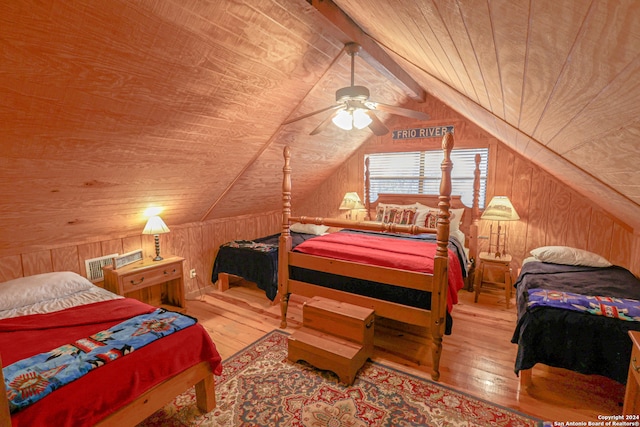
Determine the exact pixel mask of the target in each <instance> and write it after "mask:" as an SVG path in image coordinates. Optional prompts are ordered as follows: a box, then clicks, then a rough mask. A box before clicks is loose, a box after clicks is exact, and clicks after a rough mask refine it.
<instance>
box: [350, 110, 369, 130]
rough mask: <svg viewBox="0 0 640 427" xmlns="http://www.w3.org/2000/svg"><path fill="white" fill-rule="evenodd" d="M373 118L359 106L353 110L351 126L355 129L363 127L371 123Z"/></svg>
mask: <svg viewBox="0 0 640 427" xmlns="http://www.w3.org/2000/svg"><path fill="white" fill-rule="evenodd" d="M372 121H373V120H371V117H369V115H368V114H367V113H366V112H365V111H364V110H363V109H361V108H356V109H355V110H353V126H354V127H355V128H356V129H364V128H366V127H367V126H369V125H370V124H371V122H372Z"/></svg>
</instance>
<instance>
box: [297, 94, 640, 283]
mask: <svg viewBox="0 0 640 427" xmlns="http://www.w3.org/2000/svg"><path fill="white" fill-rule="evenodd" d="M421 108H423V109H424V111H428V112H429V114H430V115H431V117H432V120H431V121H430V122H429V123H428V126H444V125H453V126H454V127H455V131H454V138H455V147H456V148H469V147H489V171H488V178H487V198H486V200H487V202H488V201H489V200H491V197H492V196H494V195H506V196H509V198H510V199H511V201H512V202H513V204H514V206H515V208H516V210H517V212H518V214H519V215H520V218H521V219H520V221H517V222H513V223H505V222H503V223H502V225H504V226H505V228H506V231H507V233H508V239H507V252H508V253H510V254H511V255H513V258H514V261H513V264H512V268H513V269H514V271H517V268H518V267H520V265H521V263H522V260H523V259H524V258H526V257H527V256H529V251H530V250H531V249H534V248H536V247H539V246H547V245H566V246H573V247H576V248H580V249H586V250H589V251H591V252H595V253H598V254H600V255H602V256H604V257H605V258H607V259H609V260H610V261H611V262H612V263H614V264H617V265H621V266H624V267H626V268H628V269H630V270H631V271H632V272H634V274H635V275H636V276H640V230H633V229H632V228H631V227H630V226H629V225H627V224H625V223H624V222H622V221H621V220H620V219H618V218H617V217H616V216H615V207H613V206H606V207H602V206H598V205H596V204H594V203H593V202H591V201H589V200H587V199H586V198H585V197H584V196H582V195H581V194H580V192H578V191H576V190H574V189H571V188H570V187H568V186H567V185H565V184H564V183H562V182H561V181H559V180H558V179H556V178H555V177H553V176H552V175H551V174H549V173H548V172H546V171H544V170H543V169H541V168H540V167H538V166H536V165H535V164H533V163H532V162H530V161H528V160H527V159H525V158H523V157H521V156H520V155H518V154H517V153H515V152H514V151H513V150H511V149H510V148H508V147H507V146H506V145H504V144H501V143H500V142H499V141H498V140H497V139H496V138H494V137H492V136H490V135H488V134H487V133H486V132H484V131H482V130H481V129H480V128H478V127H477V126H475V125H474V124H472V123H470V122H469V121H468V120H466V119H465V118H463V117H462V116H460V115H459V114H458V113H456V112H455V111H453V110H451V109H450V108H448V107H447V106H446V105H444V104H442V103H440V102H439V101H437V100H434V99H433V98H431V99H430V100H428V101H427V103H426V105H421ZM395 124H396V126H399V127H396V129H402V128H403V127H402V123H400V122H396V123H395ZM390 128H391V129H394V127H393V126H390ZM440 144H441V138H428V139H414V140H404V141H394V140H393V139H392V137H391V134H389V135H385V136H382V137H372V138H371V139H370V140H369V141H368V142H367V143H365V144H364V145H363V146H362V147H360V149H359V150H358V151H357V152H356V153H355V154H354V155H353V156H351V158H350V159H349V160H347V161H346V162H345V163H344V164H343V165H342V166H341V167H340V169H339V170H338V171H337V172H336V173H334V174H333V175H332V177H331V178H330V179H329V180H327V181H326V182H325V183H323V184H322V185H321V186H320V187H319V188H318V191H317V192H316V193H315V194H314V195H313V196H312V197H310V198H308V199H307V200H305V201H303V202H302V203H301V204H297V202H296V200H295V198H294V199H293V201H292V205H293V211H294V213H295V214H299V215H315V216H332V215H338V214H339V211H338V210H337V208H338V206H339V204H340V200H342V196H343V195H344V193H345V192H347V191H357V192H358V194H359V195H360V196H361V197H363V187H364V185H363V182H364V176H363V175H364V172H363V171H364V160H363V159H364V154H365V153H370V152H387V151H410V150H419V149H439V148H440ZM294 155H295V153H294ZM293 184H294V186H295V170H294V171H293ZM479 228H480V232H479V235H480V236H488V234H489V222H488V221H480V224H479ZM478 246H479V250H480V251H484V250H487V249H488V240H487V239H482V238H481V239H479V240H478Z"/></svg>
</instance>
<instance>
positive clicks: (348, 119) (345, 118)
mask: <svg viewBox="0 0 640 427" xmlns="http://www.w3.org/2000/svg"><path fill="white" fill-rule="evenodd" d="M331 121H332V122H333V124H334V125H336V126H338V127H339V128H340V129H343V130H351V129H353V116H352V115H351V113H350V112H349V111H347V110H340V111H338V113H337V114H336V115H335V116H334V117H333V119H331Z"/></svg>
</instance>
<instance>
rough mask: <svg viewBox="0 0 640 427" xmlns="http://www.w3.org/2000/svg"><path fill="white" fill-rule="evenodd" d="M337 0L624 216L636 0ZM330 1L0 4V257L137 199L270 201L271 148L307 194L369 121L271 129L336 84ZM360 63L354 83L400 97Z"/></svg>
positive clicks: (137, 221)
mask: <svg viewBox="0 0 640 427" xmlns="http://www.w3.org/2000/svg"><path fill="white" fill-rule="evenodd" d="M335 5H337V6H338V7H339V8H340V9H342V11H344V13H346V15H348V17H350V18H351V19H352V20H353V22H354V23H355V24H356V25H357V26H359V27H360V28H361V29H362V31H363V32H361V33H358V34H355V33H352V34H348V32H347V36H348V37H352V38H353V37H356V36H357V37H358V38H360V41H361V43H362V42H363V41H366V40H369V41H371V42H375V43H377V44H379V46H381V47H382V48H383V49H384V51H386V53H387V54H388V55H389V56H390V58H392V59H393V60H395V61H396V63H397V64H399V65H400V66H401V67H402V68H403V69H404V70H405V71H406V72H407V73H408V75H410V76H411V77H412V78H413V79H415V81H416V82H417V83H418V84H419V85H420V86H422V88H424V89H425V90H426V92H427V93H428V95H427V96H434V97H437V98H438V99H440V100H441V101H443V102H444V103H446V104H447V105H449V106H450V107H452V108H453V109H455V110H457V111H458V112H460V113H461V114H462V115H464V116H466V117H467V118H469V119H470V120H472V121H473V122H475V123H477V124H478V125H479V126H481V127H482V128H483V129H485V130H486V131H487V132H489V133H490V134H492V135H494V136H496V137H497V138H499V139H500V140H501V141H502V142H504V143H505V144H507V145H508V146H510V147H512V148H513V149H514V150H516V151H517V152H519V153H521V154H523V155H524V156H526V157H528V158H530V159H531V160H532V161H534V162H536V163H537V164H539V165H540V166H542V167H543V168H545V169H547V170H548V171H550V172H552V173H553V174H554V175H556V176H557V177H558V178H559V179H561V180H563V181H564V182H566V183H567V184H568V185H571V186H572V187H574V188H576V189H579V191H580V192H581V193H582V194H584V195H585V196H586V197H589V198H591V199H593V200H594V201H596V202H597V203H599V204H600V205H602V206H603V207H605V208H608V209H615V211H616V213H618V215H619V217H620V218H621V219H622V220H623V221H625V222H627V223H628V224H629V225H630V226H632V227H634V228H635V229H636V230H638V229H640V215H639V213H640V209H639V208H640V172H639V171H638V167H637V165H638V164H640V125H639V117H640V102H639V100H640V84H639V83H640V77H639V76H640V55H639V53H640V3H638V2H636V1H633V0H623V1H618V0H603V1H596V0H589V1H587V0H584V1H582V0H581V1H560V2H559V1H554V0H529V1H524V0H523V1H516V2H513V1H507V0H500V1H496V0H455V1H439V0H430V1H420V2H415V1H408V0H403V1H401V0H335ZM335 5H334V4H333V3H332V2H330V1H328V0H324V1H315V0H314V1H311V2H307V1H304V0H261V1H249V0H246V1H241V0H228V1H223V0H217V1H213V0H212V1H204V0H146V1H129V0H105V1H103V2H100V3H94V2H86V1H79V0H75V1H74V0H68V1H54V0H41V1H31V0H12V1H6V2H1V3H0V117H1V118H0V165H1V169H0V194H2V195H3V196H4V197H2V198H1V199H0V224H2V229H3V233H2V235H1V236H0V256H2V255H8V254H15V253H20V252H24V251H30V250H31V251H32V250H37V249H41V248H47V247H52V246H55V245H63V244H68V243H69V242H75V243H79V242H83V241H89V240H91V239H97V238H108V237H122V236H126V235H132V234H138V233H139V232H140V230H141V229H142V227H143V225H144V218H143V217H142V212H143V211H144V209H145V208H146V207H148V206H150V205H160V206H162V207H164V208H165V211H164V213H163V217H164V218H165V220H166V221H167V223H168V224H174V225H176V224H185V223H191V222H197V221H201V220H207V219H212V218H221V217H227V216H235V215H242V214H251V213H256V212H262V211H266V210H275V209H278V207H279V203H280V193H279V192H280V170H281V168H282V155H281V152H282V147H283V146H284V145H287V144H289V145H292V146H293V147H294V149H295V156H294V164H293V167H294V170H296V173H297V174H298V175H297V176H296V186H295V187H294V197H304V196H305V195H308V194H309V193H310V192H312V191H313V190H314V189H315V188H316V187H317V186H318V185H319V184H320V183H322V182H323V181H324V180H325V179H326V178H327V177H329V176H330V175H331V174H332V173H333V172H334V171H335V170H336V168H337V167H338V166H339V165H340V164H341V163H342V162H343V161H344V160H345V159H346V158H347V157H348V156H349V155H350V154H351V153H353V152H354V150H355V149H357V147H358V146H359V145H360V144H361V143H362V142H363V141H365V140H366V139H367V138H368V137H369V136H370V135H371V134H370V132H369V131H368V130H363V131H358V132H355V133H345V132H339V131H337V130H335V129H333V128H330V129H327V131H325V132H323V133H322V134H321V135H317V136H309V135H308V133H309V132H310V131H311V130H312V129H313V128H314V127H315V126H316V125H317V124H318V123H319V121H320V120H321V119H322V115H318V116H314V117H313V118H310V119H307V120H303V121H299V122H295V123H292V124H288V125H283V124H282V123H283V122H285V121H286V120H287V119H290V118H292V117H296V116H298V115H300V114H305V113H308V112H311V111H314V110H317V109H319V108H322V107H325V106H328V105H331V104H332V103H333V102H334V101H335V99H334V96H335V91H336V89H338V88H340V87H343V86H348V85H349V66H350V60H349V57H348V56H346V55H345V54H344V53H342V49H343V46H344V42H345V41H347V40H345V33H344V31H345V28H346V27H343V31H342V32H340V31H338V32H336V31H335V28H334V27H333V25H331V22H330V19H332V20H334V21H335V20H336V16H339V15H335V10H334V9H333V7H334V6H335ZM327 10H329V11H330V12H327ZM331 11H333V12H331ZM338 12H339V11H338ZM331 13H334V15H332V14H331ZM349 28H351V30H352V31H355V30H353V27H349ZM363 44H364V43H363ZM365 59H367V58H366V55H364V56H363V57H358V58H357V59H356V73H357V74H356V76H357V77H356V78H357V82H356V84H361V85H365V86H367V87H368V88H369V89H370V91H371V93H372V98H373V97H374V96H373V94H375V99H376V100H378V101H380V102H385V103H388V104H393V105H403V104H406V103H407V102H411V96H412V93H411V90H408V88H407V86H404V85H403V84H390V80H389V78H388V77H389V76H388V75H387V76H385V75H384V74H383V73H381V72H380V70H379V69H377V68H374V67H373V66H371V65H370V64H369V63H368V62H367V61H366V60H365ZM392 82H393V81H392ZM396 83H397V82H396ZM414 97H415V96H414ZM411 105H415V104H411ZM380 117H381V118H382V119H383V120H388V119H389V117H388V116H386V115H385V114H380ZM612 204H615V208H613V207H612Z"/></svg>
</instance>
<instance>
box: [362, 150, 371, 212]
mask: <svg viewBox="0 0 640 427" xmlns="http://www.w3.org/2000/svg"><path fill="white" fill-rule="evenodd" d="M364 208H365V209H366V214H365V217H364V220H365V221H370V220H371V176H370V172H369V156H367V157H366V158H365V159H364Z"/></svg>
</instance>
